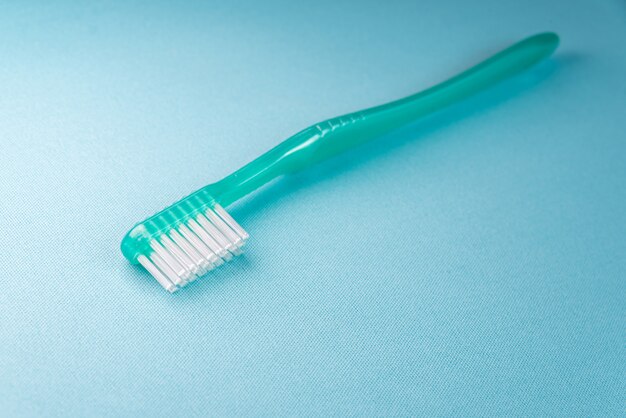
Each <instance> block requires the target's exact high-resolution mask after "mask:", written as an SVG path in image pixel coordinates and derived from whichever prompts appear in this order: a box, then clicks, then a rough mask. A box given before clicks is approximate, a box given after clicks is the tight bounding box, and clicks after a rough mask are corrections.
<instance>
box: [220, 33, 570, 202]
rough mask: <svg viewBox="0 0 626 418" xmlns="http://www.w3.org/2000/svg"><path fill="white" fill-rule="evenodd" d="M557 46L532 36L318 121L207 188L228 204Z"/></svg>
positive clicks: (551, 37) (552, 39) (553, 38)
mask: <svg viewBox="0 0 626 418" xmlns="http://www.w3.org/2000/svg"><path fill="white" fill-rule="evenodd" d="M558 44H559V38H558V36H557V35H556V34H554V33H549V32H548V33H541V34H538V35H534V36H531V37H529V38H526V39H524V40H522V41H520V42H518V43H516V44H514V45H513V46H511V47H509V48H507V49H505V50H503V51H501V52H499V53H497V54H496V55H494V56H492V57H491V58H489V59H487V60H485V61H483V62H481V63H480V64H478V65H476V66H474V67H472V68H470V69H469V70H466V71H465V72H463V73H461V74H459V75H457V76H455V77H453V78H451V79H449V80H447V81H445V82H443V83H441V84H438V85H436V86H434V87H431V88H429V89H427V90H424V91H422V92H420V93H417V94H414V95H412V96H409V97H405V98H403V99H400V100H396V101H394V102H391V103H387V104H384V105H381V106H376V107H373V108H370V109H366V110H362V111H359V112H354V113H350V114H348V115H344V116H339V117H336V118H332V119H329V120H327V121H324V122H321V123H318V124H316V125H314V126H311V127H309V128H307V129H305V130H303V131H301V132H299V133H297V134H296V135H294V136H292V137H291V138H289V139H287V140H286V141H284V142H282V143H281V144H279V145H278V146H277V147H275V148H273V149H272V150H270V151H268V152H267V153H265V154H264V155H262V156H261V157H259V158H257V159H256V160H254V161H253V162H251V163H249V164H248V165H246V166H244V167H242V168H241V169H240V170H238V171H236V172H235V173H233V174H231V175H230V176H228V177H226V178H225V179H223V180H222V181H220V182H218V183H216V184H214V185H211V186H209V187H210V188H211V191H212V193H213V196H215V197H216V199H217V200H218V201H220V202H221V203H222V204H223V205H228V204H230V203H231V202H233V201H235V200H237V199H239V198H241V197H243V196H244V195H246V194H247V193H249V192H251V191H253V190H254V189H256V188H258V187H260V186H261V185H263V184H265V183H266V182H268V181H270V180H272V179H273V178H275V177H277V176H279V175H282V174H286V173H289V172H294V171H298V170H301V169H303V168H306V167H309V166H311V165H312V164H315V163H317V162H320V161H322V160H325V159H327V158H330V157H332V156H334V155H337V154H339V153H341V152H343V151H346V150H348V149H350V148H353V147H355V146H358V145H360V144H362V143H364V142H367V141H369V140H371V139H374V138H376V137H379V136H381V135H382V134H385V133H387V132H389V131H392V130H394V129H397V128H399V127H401V126H403V125H406V124H408V123H410V122H413V121H415V120H416V119H418V118H420V117H422V116H425V115H427V114H430V113H433V112H435V111H437V110H440V109H442V108H444V107H446V106H448V105H451V104H453V103H456V102H458V101H460V100H462V99H465V98H467V97H469V96H471V95H473V94H475V93H477V92H479V91H481V90H484V89H486V88H488V87H490V86H492V85H494V84H496V83H498V82H499V81H502V80H503V79H505V78H508V77H511V76H513V75H516V74H518V73H520V72H522V71H524V70H526V69H528V68H529V67H531V66H533V65H535V64H536V63H538V62H540V61H542V60H543V59H545V58H547V57H548V56H550V55H551V54H552V53H553V52H554V50H555V49H556V48H557V46H558Z"/></svg>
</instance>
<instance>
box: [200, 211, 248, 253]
mask: <svg viewBox="0 0 626 418" xmlns="http://www.w3.org/2000/svg"><path fill="white" fill-rule="evenodd" d="M205 215H206V217H207V218H208V219H209V220H210V221H211V222H212V223H213V225H215V227H216V228H217V229H219V231H220V232H221V233H222V234H224V236H225V237H226V238H227V239H228V240H229V241H230V242H231V243H232V245H231V246H230V248H228V251H230V252H231V253H233V254H235V255H239V254H241V250H240V249H239V248H240V247H241V246H242V245H243V241H242V239H241V238H240V237H239V235H237V234H236V233H235V231H233V230H232V229H230V227H229V226H228V225H226V222H224V221H223V220H222V218H220V217H219V216H218V214H217V213H215V212H213V211H212V210H210V209H209V210H207V211H206V212H205Z"/></svg>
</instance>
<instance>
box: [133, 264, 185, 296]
mask: <svg viewBox="0 0 626 418" xmlns="http://www.w3.org/2000/svg"><path fill="white" fill-rule="evenodd" d="M137 261H139V264H141V265H142V266H144V268H145V269H146V270H148V271H149V272H150V274H152V276H153V277H154V278H155V279H157V282H159V284H160V285H161V286H163V287H164V288H165V290H167V291H168V292H170V293H174V292H175V291H176V290H177V289H178V288H177V287H176V286H175V285H174V283H172V282H170V281H169V280H168V278H167V277H165V275H164V274H163V273H161V270H159V269H158V268H157V267H156V266H155V265H154V264H152V262H151V261H150V260H148V257H146V256H145V255H140V256H139V257H138V258H137Z"/></svg>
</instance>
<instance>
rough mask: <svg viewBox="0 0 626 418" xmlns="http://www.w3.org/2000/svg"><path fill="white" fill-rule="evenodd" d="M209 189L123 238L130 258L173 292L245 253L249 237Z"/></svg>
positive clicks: (188, 198) (136, 228) (169, 209)
mask: <svg viewBox="0 0 626 418" xmlns="http://www.w3.org/2000/svg"><path fill="white" fill-rule="evenodd" d="M209 188H210V186H208V187H206V188H204V189H201V190H199V191H197V192H196V193H194V194H192V195H190V196H187V197H185V198H183V199H181V200H180V201H178V202H176V203H175V204H173V205H172V206H169V207H168V208H166V209H163V210H162V211H161V212H159V213H157V214H156V215H154V216H152V217H150V218H148V219H146V220H145V221H143V222H140V223H138V224H136V225H135V226H134V227H133V228H132V229H131V230H130V231H128V233H127V234H126V236H125V237H124V239H123V240H122V253H123V254H124V257H126V258H127V259H128V260H129V261H130V262H131V263H133V264H141V265H142V266H143V267H145V269H146V270H148V272H149V273H150V274H152V276H153V277H154V278H155V279H156V280H157V281H158V282H159V283H160V284H161V286H163V287H164V288H165V289H166V290H167V291H169V292H170V293H173V292H175V291H177V290H178V289H180V288H181V287H183V286H185V285H186V284H187V283H190V282H192V281H194V280H195V279H197V278H198V277H200V276H203V275H204V274H206V273H207V272H209V271H211V270H213V269H214V268H215V267H218V266H220V265H222V264H224V262H227V261H230V260H232V258H233V256H237V255H240V254H241V252H242V251H241V248H242V247H243V245H244V244H245V243H246V240H247V239H248V237H249V235H248V234H247V233H246V231H244V230H243V228H242V227H241V226H240V225H239V224H238V223H237V222H235V220H234V219H233V218H232V217H231V216H230V215H229V214H228V212H226V210H224V208H223V207H222V206H221V205H220V204H219V203H217V202H216V201H215V200H214V199H213V198H212V197H211V195H210V194H209V192H208V190H207V189H209Z"/></svg>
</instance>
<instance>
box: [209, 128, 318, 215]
mask: <svg viewBox="0 0 626 418" xmlns="http://www.w3.org/2000/svg"><path fill="white" fill-rule="evenodd" d="M318 137H319V131H318V130H317V129H315V127H309V128H307V129H304V130H303V131H300V132H299V133H297V134H295V135H293V136H292V137H291V138H289V139H288V140H286V141H284V142H282V143H280V144H279V145H277V146H276V147H274V148H272V149H271V150H269V151H268V152H266V153H265V154H263V155H261V156H260V157H258V158H257V159H255V160H253V161H251V162H249V163H248V164H246V165H244V166H243V167H241V168H240V169H239V170H237V171H235V172H234V173H232V174H230V175H228V176H226V177H224V178H223V179H222V180H220V181H218V182H217V183H214V184H212V185H210V186H208V187H210V188H211V190H210V193H211V195H212V196H214V198H215V200H216V201H217V202H219V203H220V204H221V205H222V206H227V205H230V204H231V203H233V202H235V201H237V200H239V199H241V198H242V197H244V196H246V195H247V194H249V193H251V192H252V191H254V190H256V189H258V188H259V187H261V186H263V185H265V184H266V183H268V182H270V181H272V180H273V179H275V178H276V177H279V176H281V175H284V174H288V173H291V172H294V171H297V170H299V169H301V168H302V166H303V164H304V163H305V162H306V160H307V156H308V155H307V154H308V153H307V152H306V150H307V149H310V147H308V146H309V145H311V144H312V143H314V142H315V141H316V140H317V139H318Z"/></svg>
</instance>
